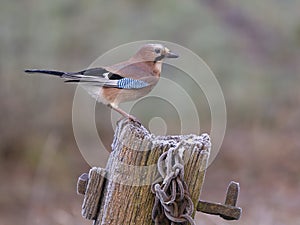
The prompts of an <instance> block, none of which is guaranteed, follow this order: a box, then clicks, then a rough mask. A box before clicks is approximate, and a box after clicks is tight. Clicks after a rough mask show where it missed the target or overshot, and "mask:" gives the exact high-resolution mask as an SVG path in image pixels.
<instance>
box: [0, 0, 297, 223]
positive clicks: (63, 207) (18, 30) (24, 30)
mask: <svg viewBox="0 0 300 225" xmlns="http://www.w3.org/2000/svg"><path fill="white" fill-rule="evenodd" d="M299 9H300V2H299V1H297V0H264V1H261V0H260V1H259V0H253V1H233V0H197V1H196V0H189V1H179V0H165V1H158V0H154V1H137V0H128V1H114V0H111V1H94V0H91V1H74V0H53V1H47V0H40V1H33V0H31V1H30V0H27V1H26V0H25V1H16V0H13V1H8V0H4V1H2V2H1V7H0V49H1V51H0V75H1V82H0V103H1V110H0V166H1V167H0V168H1V169H0V176H1V179H2V180H1V184H0V224H3V225H4V224H5V225H12V224H51V225H54V224H57V225H59V224H64V225H68V224H72V225H74V224H91V221H87V220H85V219H83V218H81V215H80V211H81V203H82V197H81V196H78V195H77V194H76V182H77V177H78V176H79V175H80V174H81V173H83V172H87V171H88V170H89V168H90V166H89V165H88V164H87V163H86V162H85V160H84V159H83V157H82V156H81V154H80V152H79V150H78V147H77V145H76V142H75V139H74V136H73V130H72V101H73V96H74V91H75V88H76V87H74V86H72V85H65V84H64V83H63V82H61V80H59V79H52V78H50V77H46V76H27V75H25V74H24V73H23V70H24V69H26V68H51V69H58V70H66V71H76V70H80V69H82V68H85V67H87V66H88V65H89V64H90V63H91V62H93V61H94V60H95V59H96V58H97V57H98V56H99V55H101V54H103V53H104V52H106V51H108V50H109V49H111V48H114V47H116V46H118V45H120V44H124V43H127V42H132V41H138V40H144V39H157V40H165V41H171V42H175V43H178V44H180V45H183V46H185V47H187V48H189V49H191V50H193V51H194V52H195V53H197V54H198V55H199V56H201V57H202V58H203V59H204V60H205V61H206V63H207V64H208V65H209V66H210V68H211V69H212V70H213V72H214V74H215V75H216V77H217V79H218V81H219V83H220V85H221V87H222V89H223V92H224V96H225V100H226V105H227V113H228V118H227V119H228V120H227V129H226V135H225V139H224V142H223V145H222V148H221V151H220V152H219V154H218V156H217V158H216V159H215V161H214V162H213V164H212V165H211V166H210V167H209V168H208V171H207V176H206V180H205V183H204V187H203V191H202V195H201V198H202V199H204V200H209V201H216V202H223V201H224V197H225V191H226V187H227V185H228V183H229V182H230V181H231V180H234V181H238V182H240V185H241V194H240V196H239V200H238V205H239V206H240V207H242V208H243V214H242V217H241V219H240V220H239V221H236V222H228V221H224V220H223V219H221V218H219V217H216V216H209V215H204V214H201V213H197V215H196V219H197V224H207V225H208V224H264V225H268V224H272V225H276V224H300V215H299V210H300V195H299V190H300V175H299V173H300V163H299V159H300V91H299V84H300V13H299ZM199 104H200V106H199V108H200V111H201V103H199ZM147 110H148V111H149V113H150V114H151V110H153V109H147ZM205 113H207V112H206V111H205ZM205 113H203V114H205ZM109 114H110V111H109V109H107V108H106V107H105V106H103V105H99V106H97V116H96V122H97V128H98V130H99V133H101V135H102V140H103V141H104V143H105V145H106V146H107V147H108V148H109V146H110V143H111V141H112V137H113V129H112V126H111V124H109V123H107V122H105V121H104V120H103V118H109ZM176 119H177V118H176V117H174V120H176ZM105 120H106V119H105ZM201 122H202V121H201ZM203 123H204V130H203V132H207V130H209V123H208V124H206V123H205V122H203ZM206 126H207V127H206ZM171 128H172V127H171ZM171 128H168V133H174V130H172V129H171ZM174 129H175V131H176V129H177V128H176V127H174Z"/></svg>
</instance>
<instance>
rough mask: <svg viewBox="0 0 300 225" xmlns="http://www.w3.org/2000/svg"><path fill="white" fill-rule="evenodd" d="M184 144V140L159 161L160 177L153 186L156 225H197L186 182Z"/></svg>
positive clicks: (165, 153) (153, 214)
mask: <svg viewBox="0 0 300 225" xmlns="http://www.w3.org/2000/svg"><path fill="white" fill-rule="evenodd" d="M184 142H185V140H182V141H181V142H180V143H179V144H178V145H177V146H176V147H174V148H170V149H169V150H168V151H167V152H164V153H163V154H162V155H161V156H160V157H159V159H158V162H157V166H158V172H159V174H160V177H159V178H158V179H157V180H156V181H155V182H154V183H153V184H152V192H153V193H154V194H155V203H154V206H153V210H152V220H153V221H154V222H155V225H159V224H171V225H175V224H188V223H189V224H191V225H195V222H194V220H193V218H192V214H193V212H194V205H193V202H192V200H191V198H190V194H189V191H188V186H187V184H186V182H185V181H184V160H183V155H184V146H183V144H184Z"/></svg>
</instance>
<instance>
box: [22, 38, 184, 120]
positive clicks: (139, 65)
mask: <svg viewBox="0 0 300 225" xmlns="http://www.w3.org/2000/svg"><path fill="white" fill-rule="evenodd" d="M178 57H179V55H178V54H176V53H174V52H172V51H171V50H170V49H168V48H167V47H165V46H164V45H162V44H157V43H155V44H152V43H148V44H145V45H143V46H141V47H140V49H139V50H138V51H137V52H136V53H135V54H133V56H132V57H131V58H129V59H128V60H127V61H123V62H120V63H117V64H114V65H110V66H101V67H96V68H88V69H84V70H81V71H78V72H63V71H56V70H44V69H27V70H25V72H26V73H29V74H47V75H52V76H58V77H60V78H62V79H64V82H65V83H80V84H83V85H84V87H85V89H86V90H87V92H88V94H90V95H91V96H92V97H93V98H95V99H96V100H97V102H101V103H103V104H105V105H107V106H108V107H110V108H111V109H113V110H115V111H117V112H118V113H120V114H121V115H122V116H123V117H126V118H128V119H130V120H133V121H137V119H136V118H135V117H134V116H133V115H130V114H128V113H127V112H125V111H124V110H122V109H121V108H120V107H119V104H120V103H122V102H127V101H133V100H136V99H139V98H141V97H143V96H145V95H147V94H148V93H149V92H150V91H151V90H152V89H153V88H154V86H155V85H156V84H157V83H158V81H159V78H160V75H161V71H162V64H163V61H164V60H165V59H167V58H178Z"/></svg>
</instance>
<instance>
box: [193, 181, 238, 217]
mask: <svg viewBox="0 0 300 225" xmlns="http://www.w3.org/2000/svg"><path fill="white" fill-rule="evenodd" d="M239 191H240V185H239V183H236V182H233V181H231V182H230V184H229V186H228V188H227V193H226V199H225V204H221V203H213V202H207V201H201V200H200V201H199V202H198V205H197V211H201V212H203V213H207V214H212V215H219V216H221V217H222V218H223V219H225V220H238V219H239V218H240V216H241V213H242V209H241V208H240V207H236V202H237V198H238V195H239Z"/></svg>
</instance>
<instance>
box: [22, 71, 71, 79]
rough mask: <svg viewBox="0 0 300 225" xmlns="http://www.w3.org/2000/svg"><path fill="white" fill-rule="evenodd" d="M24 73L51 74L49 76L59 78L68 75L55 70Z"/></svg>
mask: <svg viewBox="0 0 300 225" xmlns="http://www.w3.org/2000/svg"><path fill="white" fill-rule="evenodd" d="M24 72H25V73H43V74H49V75H54V76H59V77H61V76H62V75H64V74H66V73H65V72H61V71H55V70H25V71H24Z"/></svg>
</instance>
